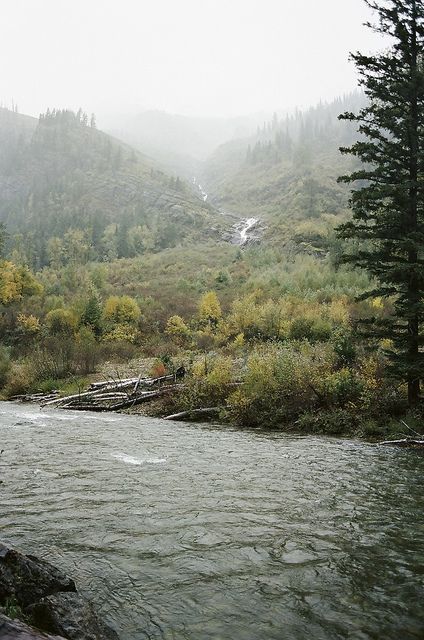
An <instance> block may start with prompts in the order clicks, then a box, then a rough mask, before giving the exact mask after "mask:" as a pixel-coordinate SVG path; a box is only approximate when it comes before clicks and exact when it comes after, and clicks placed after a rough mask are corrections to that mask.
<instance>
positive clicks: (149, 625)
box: [0, 403, 424, 640]
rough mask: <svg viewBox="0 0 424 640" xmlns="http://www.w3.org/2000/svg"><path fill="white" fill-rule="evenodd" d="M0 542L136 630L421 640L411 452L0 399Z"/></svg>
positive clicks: (422, 542)
mask: <svg viewBox="0 0 424 640" xmlns="http://www.w3.org/2000/svg"><path fill="white" fill-rule="evenodd" d="M0 445H1V446H0V449H4V450H5V451H4V453H3V454H2V456H1V457H0V480H2V481H3V484H1V485H0V504H1V511H0V538H1V539H2V540H3V541H6V542H9V543H12V544H14V545H16V546H17V547H19V548H20V549H21V550H23V551H25V552H27V553H34V554H38V555H40V556H43V557H45V558H47V559H49V560H50V561H52V562H53V563H55V564H57V565H58V566H60V567H61V568H63V569H64V570H66V571H67V572H68V573H70V574H71V575H72V577H74V578H75V579H76V580H77V582H78V584H79V586H80V589H81V591H83V592H85V593H86V594H87V595H88V596H90V597H92V598H93V599H94V600H95V601H96V603H97V605H98V607H99V608H100V609H101V610H102V611H103V612H104V614H105V616H106V617H107V618H108V620H109V621H111V622H112V624H113V625H114V626H115V628H116V629H117V630H118V631H119V633H120V635H121V638H122V640H136V639H137V640H138V639H141V638H154V639H156V638H165V639H172V640H174V639H178V640H179V639H190V640H203V639H205V640H208V639H212V638H213V639H226V640H227V639H228V640H233V639H234V640H267V639H276V640H285V639H287V640H298V639H299V640H301V639H302V640H303V639H308V640H309V639H310V638H313V639H314V640H331V639H333V638H334V639H336V638H337V639H338V638H340V639H342V638H349V639H354V640H356V639H357V640H363V639H365V638H372V639H375V640H380V639H382V638H384V639H385V640H400V639H402V640H403V639H409V638H411V639H412V638H417V639H420V640H422V638H423V637H424V613H423V608H422V598H423V584H424V569H423V567H424V522H423V517H422V513H423V506H424V497H423V476H424V458H423V457H422V456H420V455H419V454H417V453H416V452H411V451H399V450H392V449H390V448H383V447H377V446H371V445H367V444H361V443H355V442H343V441H337V440H333V439H325V438H296V437H287V436H284V435H279V434H259V433H253V432H240V431H235V430H230V429H227V428H225V429H224V428H219V427H213V426H207V425H200V426H194V425H185V424H181V423H172V422H162V421H160V420H152V419H147V418H140V417H128V416H116V415H105V416H102V415H90V414H80V413H77V412H74V413H72V412H63V411H62V412H57V411H51V412H50V411H48V412H46V411H43V412H42V413H41V412H40V411H38V410H37V408H35V407H26V406H24V407H23V406H22V405H18V406H17V405H12V404H7V403H3V404H2V405H1V415H0Z"/></svg>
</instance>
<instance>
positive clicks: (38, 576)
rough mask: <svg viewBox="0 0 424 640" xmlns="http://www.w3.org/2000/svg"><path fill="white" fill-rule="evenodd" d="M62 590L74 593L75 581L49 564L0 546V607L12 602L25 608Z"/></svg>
mask: <svg viewBox="0 0 424 640" xmlns="http://www.w3.org/2000/svg"><path fill="white" fill-rule="evenodd" d="M62 591H73V592H75V591H76V587H75V582H74V581H73V580H71V578H68V576H66V575H65V574H64V573H62V572H61V571H59V570H58V569H56V567H54V566H53V565H52V564H50V563H49V562H46V561H45V560H39V559H38V558H36V557H34V556H26V555H24V554H22V553H19V551H15V550H14V549H11V548H10V547H6V546H5V545H4V544H2V543H0V605H2V604H4V603H5V602H7V601H8V600H9V601H10V600H13V601H15V602H16V603H17V604H18V605H19V606H20V607H21V608H22V609H25V608H26V607H27V606H28V605H30V604H32V603H33V602H37V601H38V600H40V599H41V598H44V597H46V596H50V595H52V594H54V593H60V592H62Z"/></svg>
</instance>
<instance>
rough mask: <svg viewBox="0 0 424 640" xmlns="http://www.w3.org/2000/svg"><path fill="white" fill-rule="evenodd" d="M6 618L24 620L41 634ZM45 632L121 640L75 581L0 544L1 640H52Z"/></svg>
mask: <svg viewBox="0 0 424 640" xmlns="http://www.w3.org/2000/svg"><path fill="white" fill-rule="evenodd" d="M3 614H4V615H3ZM6 615H9V616H12V617H22V618H23V619H24V620H25V622H27V623H28V624H31V625H34V627H36V628H37V629H38V630H41V631H37V630H36V629H31V628H30V627H27V626H26V625H23V624H21V623H19V622H18V621H16V620H11V619H10V618H8V617H6ZM41 632H47V633H50V634H55V637H60V638H66V639H68V640H119V639H118V635H117V634H116V632H115V631H114V630H113V629H111V628H110V627H108V626H107V625H106V624H105V623H104V622H103V621H102V620H100V619H99V617H98V616H96V614H95V612H94V609H93V607H92V605H91V603H89V602H88V601H87V600H85V599H84V598H83V597H82V596H80V595H79V594H78V593H77V590H76V587H75V582H74V581H73V580H72V579H71V578H69V577H68V576H66V575H65V574H64V573H62V572H61V571H59V570H58V569H56V567H54V566H53V565H52V564H50V563H49V562H46V561H45V560H40V559H39V558H36V557H35V556H30V555H28V556H27V555H24V554H22V553H19V551H16V550H15V549H11V548H10V547H6V546H5V545H3V544H1V543H0V639H1V640H32V639H34V640H35V639H36V638H45V637H48V638H50V637H52V636H46V635H45V634H43V633H41ZM31 634H32V635H31Z"/></svg>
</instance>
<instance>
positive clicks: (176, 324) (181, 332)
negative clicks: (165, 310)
mask: <svg viewBox="0 0 424 640" xmlns="http://www.w3.org/2000/svg"><path fill="white" fill-rule="evenodd" d="M165 331H166V333H168V334H169V335H175V336H181V337H184V336H189V335H190V329H189V328H188V326H187V325H186V323H185V322H184V320H183V319H182V318H181V316H171V317H170V318H169V319H168V322H167V323H166V329H165Z"/></svg>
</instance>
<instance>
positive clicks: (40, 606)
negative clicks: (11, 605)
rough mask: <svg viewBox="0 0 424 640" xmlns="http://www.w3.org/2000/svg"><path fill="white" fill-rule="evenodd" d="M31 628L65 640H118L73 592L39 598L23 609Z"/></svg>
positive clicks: (91, 609)
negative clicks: (36, 628) (66, 639)
mask: <svg viewBox="0 0 424 640" xmlns="http://www.w3.org/2000/svg"><path fill="white" fill-rule="evenodd" d="M26 613H27V614H28V615H29V616H30V620H31V623H32V624H33V625H34V626H35V627H39V628H40V629H44V630H45V631H48V632H49V633H54V634H57V635H61V636H64V637H65V638H68V639H69V640H118V635H117V634H116V633H115V631H114V630H113V629H111V628H110V627H108V626H107V625H106V624H104V623H103V622H102V621H101V620H100V619H99V618H98V617H97V616H96V614H95V612H94V610H93V607H92V605H91V604H90V603H89V602H87V601H86V600H84V599H83V598H82V597H81V596H80V595H78V594H77V593H59V594H57V595H54V596H48V597H47V598H42V599H41V600H40V601H39V602H37V603H35V604H33V605H31V606H30V607H28V609H27V610H26Z"/></svg>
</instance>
